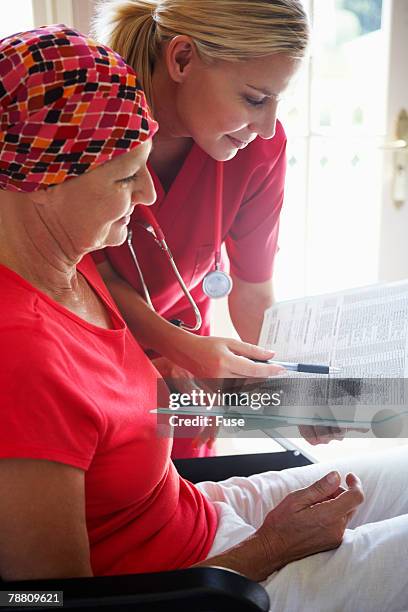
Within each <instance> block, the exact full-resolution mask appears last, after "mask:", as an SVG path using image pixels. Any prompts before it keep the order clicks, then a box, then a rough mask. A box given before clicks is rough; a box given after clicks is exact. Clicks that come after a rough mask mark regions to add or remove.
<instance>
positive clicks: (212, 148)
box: [176, 54, 300, 161]
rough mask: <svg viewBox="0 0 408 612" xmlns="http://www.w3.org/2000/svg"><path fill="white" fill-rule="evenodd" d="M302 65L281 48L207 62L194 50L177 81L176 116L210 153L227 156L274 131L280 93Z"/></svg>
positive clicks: (231, 155)
mask: <svg viewBox="0 0 408 612" xmlns="http://www.w3.org/2000/svg"><path fill="white" fill-rule="evenodd" d="M299 65H300V60H296V59H293V58H290V57H288V56H287V55H285V54H274V55H270V56H268V57H263V58H258V59H253V60H248V61H245V62H226V61H218V62H215V63H213V64H211V65H208V64H206V63H204V62H203V61H202V60H201V59H200V58H199V57H197V56H196V55H194V56H193V57H192V59H191V65H189V67H188V68H189V69H188V74H186V77H185V79H184V80H183V81H182V82H181V83H179V85H178V87H177V95H176V106H177V116H178V118H179V121H180V122H181V123H182V124H183V128H184V130H185V132H186V135H189V136H190V137H192V138H193V139H194V140H195V142H196V143H197V144H198V145H199V146H200V147H201V148H202V149H203V150H204V151H205V152H206V153H208V155H210V156H211V157H213V158H214V159H217V160H222V161H225V160H228V159H231V158H232V157H234V156H235V155H236V153H237V152H238V150H239V149H243V148H245V147H246V146H247V145H248V144H249V143H250V142H251V141H252V140H254V139H255V138H256V137H257V136H260V137H261V138H265V139H269V138H272V137H273V136H274V134H275V123H276V112H277V107H278V102H279V98H280V96H281V95H282V93H283V92H284V91H285V89H286V88H287V86H288V84H289V82H290V80H291V78H292V77H293V76H294V74H295V73H296V71H297V70H298V68H299Z"/></svg>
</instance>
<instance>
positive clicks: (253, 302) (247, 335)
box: [228, 275, 274, 344]
mask: <svg viewBox="0 0 408 612" xmlns="http://www.w3.org/2000/svg"><path fill="white" fill-rule="evenodd" d="M232 280H233V282H234V285H233V288H232V291H231V293H230V295H229V298H228V308H229V313H230V316H231V321H232V323H233V325H234V327H235V329H236V331H237V333H238V335H239V337H240V338H241V340H243V341H244V342H250V343H251V344H257V342H258V339H259V334H260V331H261V327H262V322H263V316H264V312H265V310H266V309H267V308H269V307H270V306H272V304H273V303H274V295H273V283H272V280H268V281H266V282H264V283H248V282H246V281H243V280H241V279H240V278H238V277H237V276H234V275H232Z"/></svg>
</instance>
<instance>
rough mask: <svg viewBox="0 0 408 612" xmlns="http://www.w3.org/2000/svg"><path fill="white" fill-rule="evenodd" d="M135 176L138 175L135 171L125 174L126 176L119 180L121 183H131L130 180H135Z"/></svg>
mask: <svg viewBox="0 0 408 612" xmlns="http://www.w3.org/2000/svg"><path fill="white" fill-rule="evenodd" d="M137 177H138V174H137V173H136V174H134V175H133V176H127V177H126V178H124V179H121V181H120V182H121V183H125V184H126V183H131V182H132V181H135V180H136V179H137Z"/></svg>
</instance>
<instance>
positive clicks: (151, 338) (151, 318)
mask: <svg viewBox="0 0 408 612" xmlns="http://www.w3.org/2000/svg"><path fill="white" fill-rule="evenodd" d="M98 269H99V271H100V273H101V274H102V277H103V279H104V281H105V283H106V284H107V286H108V289H109V291H110V292H111V294H112V296H113V298H114V300H115V301H116V303H117V305H118V306H119V310H120V311H121V313H122V315H123V317H124V319H125V321H126V323H127V325H128V327H129V329H130V331H131V332H132V334H133V335H134V336H135V338H136V340H137V341H138V342H139V343H140V344H141V345H142V346H144V347H145V348H150V349H152V350H154V351H156V353H159V354H160V355H163V357H165V358H166V360H164V361H165V363H163V360H161V362H162V363H159V362H158V360H155V365H156V367H157V368H158V369H159V371H160V373H161V374H162V376H164V377H165V378H174V379H183V378H189V374H188V373H192V374H193V375H194V376H196V377H198V378H201V379H204V378H241V377H242V378H249V377H255V378H266V377H267V376H275V375H276V374H279V373H281V372H282V369H281V368H280V367H279V366H276V365H271V364H261V363H253V362H252V361H250V360H249V359H256V360H266V359H270V358H271V357H272V356H273V354H274V353H272V352H271V351H266V350H263V349H260V348H258V347H257V346H252V345H250V344H246V343H243V342H239V341H238V340H235V339H232V338H217V337H201V336H197V335H196V334H192V333H190V332H188V331H185V330H184V329H180V328H179V327H177V326H176V325H173V324H172V323H169V322H168V321H166V320H165V319H164V318H163V317H161V316H160V315H158V314H157V313H155V312H154V311H153V310H151V309H150V308H149V306H148V305H147V304H146V302H145V301H144V299H143V298H142V297H141V296H140V295H139V294H138V293H137V292H136V291H135V290H134V289H133V287H131V286H130V285H129V284H128V283H127V282H126V281H124V280H122V279H121V278H120V277H119V276H118V275H117V274H116V272H115V271H114V270H113V268H112V267H111V265H110V264H109V263H108V262H103V263H101V264H99V265H98ZM248 358H249V359H248ZM174 366H176V368H175V367H174ZM177 368H181V369H182V370H184V371H182V370H180V369H177ZM183 391H186V389H183Z"/></svg>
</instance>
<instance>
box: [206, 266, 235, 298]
mask: <svg viewBox="0 0 408 612" xmlns="http://www.w3.org/2000/svg"><path fill="white" fill-rule="evenodd" d="M232 284H233V283H232V278H231V277H230V275H229V274H226V272H223V271H222V270H212V272H209V273H208V274H206V275H205V277H204V279H203V291H204V293H205V295H206V296H207V297H209V298H212V299H218V298H223V297H227V295H229V294H230V293H231V290H232Z"/></svg>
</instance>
